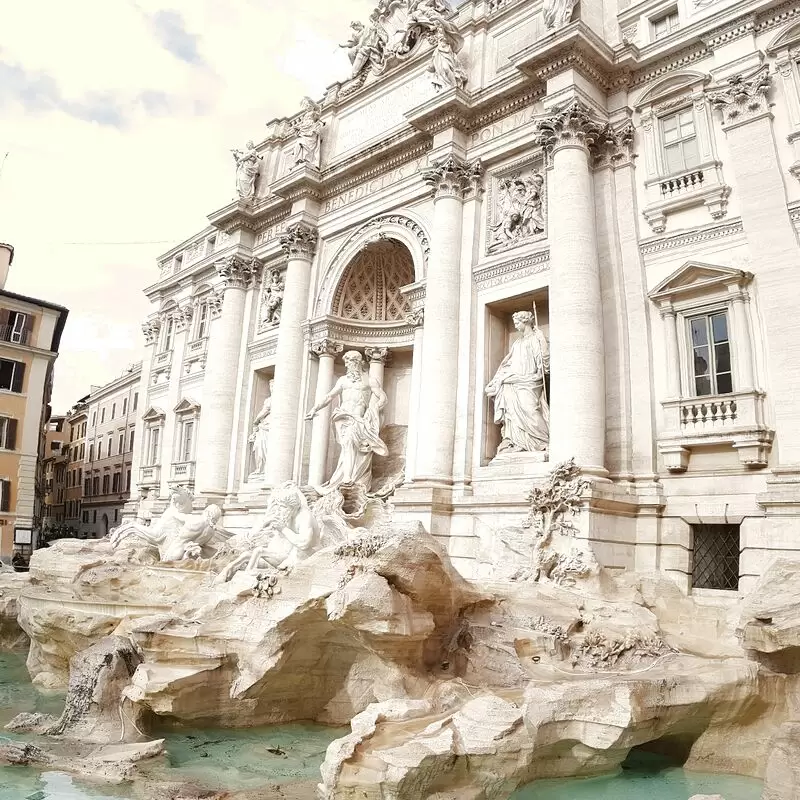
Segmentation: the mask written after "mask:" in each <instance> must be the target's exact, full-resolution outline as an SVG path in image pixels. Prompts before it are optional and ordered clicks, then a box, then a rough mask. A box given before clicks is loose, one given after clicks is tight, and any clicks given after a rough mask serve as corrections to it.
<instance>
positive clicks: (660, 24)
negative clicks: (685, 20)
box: [650, 9, 678, 40]
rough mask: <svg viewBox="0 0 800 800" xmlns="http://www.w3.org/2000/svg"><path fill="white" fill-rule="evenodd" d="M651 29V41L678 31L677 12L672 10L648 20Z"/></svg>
mask: <svg viewBox="0 0 800 800" xmlns="http://www.w3.org/2000/svg"><path fill="white" fill-rule="evenodd" d="M650 24H651V25H652V28H653V39H654V40H656V39H663V38H664V37H665V36H669V35H670V34H671V33H672V32H673V31H674V30H677V29H678V11H677V9H673V10H672V11H668V12H667V13H666V14H662V15H661V16H660V17H656V18H655V19H652V20H650Z"/></svg>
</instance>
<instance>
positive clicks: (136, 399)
mask: <svg viewBox="0 0 800 800" xmlns="http://www.w3.org/2000/svg"><path fill="white" fill-rule="evenodd" d="M138 405H139V392H134V394H133V410H134V411H136V406H138Z"/></svg>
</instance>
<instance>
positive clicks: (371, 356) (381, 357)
mask: <svg viewBox="0 0 800 800" xmlns="http://www.w3.org/2000/svg"><path fill="white" fill-rule="evenodd" d="M364 355H365V356H366V357H367V361H375V362H377V363H378V364H384V365H386V364H388V363H389V359H390V358H391V356H392V354H391V351H390V350H389V348H388V347H365V348H364Z"/></svg>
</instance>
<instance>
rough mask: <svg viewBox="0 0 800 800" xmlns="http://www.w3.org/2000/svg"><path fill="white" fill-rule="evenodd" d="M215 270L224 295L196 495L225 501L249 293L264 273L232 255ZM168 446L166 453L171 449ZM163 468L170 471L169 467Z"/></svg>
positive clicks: (212, 346)
mask: <svg viewBox="0 0 800 800" xmlns="http://www.w3.org/2000/svg"><path fill="white" fill-rule="evenodd" d="M216 269H217V275H218V276H219V278H220V280H221V283H222V288H223V291H224V295H223V299H222V310H221V314H220V315H219V318H218V319H217V320H216V321H215V322H214V327H213V329H212V331H211V336H210V337H209V342H208V360H207V361H206V377H205V383H206V385H207V386H208V387H209V391H207V392H206V393H205V394H204V397H203V410H202V416H201V419H200V430H199V435H198V438H197V453H198V458H197V474H196V477H195V494H197V495H201V496H204V497H205V498H207V499H218V498H221V497H223V496H224V495H225V493H226V491H227V486H228V466H229V456H230V451H231V436H232V434H233V407H234V400H235V398H236V386H237V383H238V380H239V374H240V369H239V354H240V352H241V340H242V318H243V317H244V311H245V308H244V307H245V297H246V290H247V287H248V286H249V284H250V283H251V281H252V280H253V279H254V278H257V276H258V272H259V271H260V267H259V265H258V263H257V262H256V261H255V260H254V259H253V260H250V261H246V260H245V259H243V258H241V257H240V256H236V255H233V256H229V257H228V258H225V259H223V260H222V261H220V262H218V263H217V264H216ZM170 410H171V409H170ZM164 445H165V447H164V450H165V451H166V448H167V447H168V446H169V443H168V442H164ZM162 466H163V467H165V468H167V469H168V468H169V465H167V464H166V463H164V464H163V465H162Z"/></svg>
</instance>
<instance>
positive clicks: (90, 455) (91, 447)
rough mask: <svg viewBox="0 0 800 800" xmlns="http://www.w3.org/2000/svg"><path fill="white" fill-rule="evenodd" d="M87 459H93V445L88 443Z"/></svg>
mask: <svg viewBox="0 0 800 800" xmlns="http://www.w3.org/2000/svg"><path fill="white" fill-rule="evenodd" d="M89 461H94V445H93V444H90V445H89Z"/></svg>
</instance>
